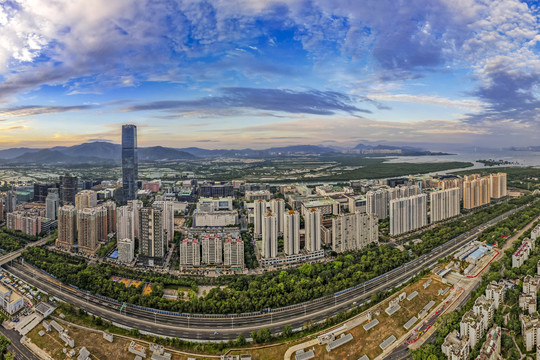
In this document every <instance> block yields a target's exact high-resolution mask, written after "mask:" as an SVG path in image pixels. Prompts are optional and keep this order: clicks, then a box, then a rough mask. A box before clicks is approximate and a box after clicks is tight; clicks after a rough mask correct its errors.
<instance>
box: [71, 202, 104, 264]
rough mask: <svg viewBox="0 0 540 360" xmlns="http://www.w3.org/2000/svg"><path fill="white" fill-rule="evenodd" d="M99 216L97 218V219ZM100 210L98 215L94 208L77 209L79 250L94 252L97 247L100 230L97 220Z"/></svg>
mask: <svg viewBox="0 0 540 360" xmlns="http://www.w3.org/2000/svg"><path fill="white" fill-rule="evenodd" d="M98 216H99V220H98ZM101 216H102V214H101V212H100V214H99V215H98V212H97V211H96V208H86V209H82V210H80V211H77V240H78V245H79V246H78V248H79V251H82V252H86V253H94V252H95V251H96V250H97V249H98V245H99V240H100V234H99V231H100V230H101V229H100V227H99V224H98V223H99V222H100V220H101Z"/></svg>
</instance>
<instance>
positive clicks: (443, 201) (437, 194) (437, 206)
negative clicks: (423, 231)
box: [429, 188, 460, 223]
mask: <svg viewBox="0 0 540 360" xmlns="http://www.w3.org/2000/svg"><path fill="white" fill-rule="evenodd" d="M429 199H430V201H429V203H430V222H431V223H435V222H438V221H441V220H445V219H448V218H451V217H454V216H458V215H459V213H460V205H459V188H452V189H447V190H439V191H433V192H431V193H430V194H429Z"/></svg>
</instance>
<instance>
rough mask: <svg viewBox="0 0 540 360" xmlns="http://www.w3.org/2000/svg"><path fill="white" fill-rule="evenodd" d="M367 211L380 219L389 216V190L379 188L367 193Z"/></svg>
mask: <svg viewBox="0 0 540 360" xmlns="http://www.w3.org/2000/svg"><path fill="white" fill-rule="evenodd" d="M366 212H367V213H368V214H371V215H377V217H378V218H379V219H386V218H387V217H388V191H386V190H384V189H379V190H376V191H368V192H367V193H366Z"/></svg>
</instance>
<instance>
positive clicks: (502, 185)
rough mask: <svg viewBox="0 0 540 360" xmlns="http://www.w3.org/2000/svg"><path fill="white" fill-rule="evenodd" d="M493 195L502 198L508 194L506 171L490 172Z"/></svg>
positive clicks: (494, 197)
mask: <svg viewBox="0 0 540 360" xmlns="http://www.w3.org/2000/svg"><path fill="white" fill-rule="evenodd" d="M489 180H490V185H491V197H492V198H493V199H500V198H502V197H505V196H506V195H508V193H507V189H506V173H498V174H490V175H489Z"/></svg>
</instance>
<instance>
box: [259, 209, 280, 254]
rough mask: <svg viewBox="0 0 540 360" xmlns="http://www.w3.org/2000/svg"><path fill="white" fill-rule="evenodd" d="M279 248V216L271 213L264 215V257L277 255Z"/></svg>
mask: <svg viewBox="0 0 540 360" xmlns="http://www.w3.org/2000/svg"><path fill="white" fill-rule="evenodd" d="M277 248H278V234H277V217H276V216H275V215H272V214H270V213H269V214H266V215H265V216H264V217H263V221H262V251H261V255H262V257H263V258H265V259H273V258H275V257H277V250H278V249H277Z"/></svg>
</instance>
